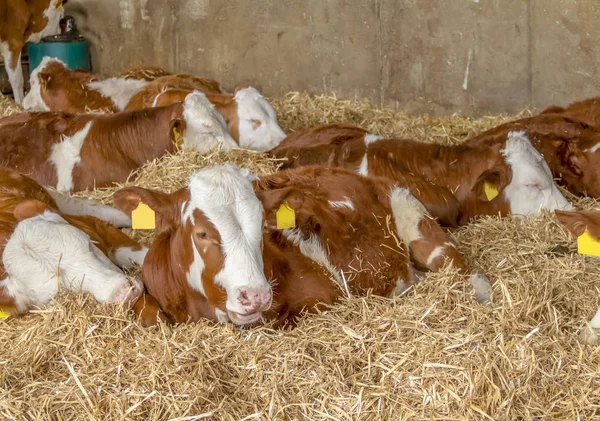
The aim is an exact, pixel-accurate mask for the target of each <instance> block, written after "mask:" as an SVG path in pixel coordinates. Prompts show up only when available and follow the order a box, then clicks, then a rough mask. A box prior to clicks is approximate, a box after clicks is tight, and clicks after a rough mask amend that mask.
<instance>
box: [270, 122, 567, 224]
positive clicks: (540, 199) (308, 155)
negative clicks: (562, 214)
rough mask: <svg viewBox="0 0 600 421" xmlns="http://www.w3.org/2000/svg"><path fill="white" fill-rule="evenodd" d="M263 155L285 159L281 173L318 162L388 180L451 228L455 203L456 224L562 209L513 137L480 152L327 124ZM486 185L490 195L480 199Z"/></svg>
mask: <svg viewBox="0 0 600 421" xmlns="http://www.w3.org/2000/svg"><path fill="white" fill-rule="evenodd" d="M296 145H298V146H296ZM271 153H272V155H273V156H275V157H278V158H283V157H286V158H288V162H287V163H286V164H284V165H287V167H297V166H302V165H307V164H317V163H320V164H324V165H329V166H338V167H344V168H347V169H350V170H352V171H355V172H357V173H358V174H360V175H362V176H365V177H366V176H376V177H385V178H388V179H391V180H394V181H396V182H397V183H399V184H400V185H403V186H405V187H407V188H409V189H411V191H412V192H413V194H414V195H415V196H416V197H417V198H418V199H419V200H421V201H422V202H423V203H424V204H425V206H426V207H427V208H428V209H429V210H430V211H431V213H432V214H433V215H434V216H436V217H438V218H439V219H440V221H441V222H444V224H445V225H452V220H453V218H455V216H454V215H456V201H458V204H459V216H458V217H457V218H456V219H457V221H456V222H457V223H458V224H465V223H468V221H469V220H470V219H471V218H472V217H474V216H477V215H498V214H500V215H507V214H509V213H510V214H514V215H530V214H536V213H538V212H539V211H540V210H541V209H549V210H553V209H567V208H569V207H570V204H569V203H568V202H567V200H566V199H565V198H564V196H563V195H562V194H561V193H560V191H559V190H558V188H557V187H556V185H555V184H554V182H553V179H552V174H551V173H550V170H549V169H548V166H547V164H546V163H545V162H544V160H543V158H542V157H541V156H540V154H539V153H538V152H537V151H536V150H535V148H533V146H532V145H531V143H530V142H529V140H528V139H527V137H526V136H525V135H524V134H522V133H520V132H509V133H508V134H507V135H505V136H504V137H502V138H499V139H498V140H497V141H496V142H493V143H492V144H486V145H485V146H469V145H455V146H443V145H438V144H431V143H421V142H417V141H413V140H406V139H385V138H382V137H380V136H376V135H372V134H367V133H365V132H363V131H361V130H358V129H356V128H354V127H348V126H339V125H327V126H322V127H317V128H313V129H308V130H306V131H303V132H300V133H297V134H295V135H292V136H290V137H289V138H286V139H285V140H284V141H283V142H282V143H281V144H280V145H279V146H278V147H277V148H276V149H274V150H273V151H271ZM486 185H487V186H488V188H489V187H493V189H495V190H496V191H497V196H495V197H492V196H489V195H488V194H486Z"/></svg>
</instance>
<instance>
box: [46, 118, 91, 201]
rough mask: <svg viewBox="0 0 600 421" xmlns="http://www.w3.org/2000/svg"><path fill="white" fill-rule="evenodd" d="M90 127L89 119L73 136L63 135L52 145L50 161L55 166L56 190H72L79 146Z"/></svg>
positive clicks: (79, 159) (78, 160)
mask: <svg viewBox="0 0 600 421" xmlns="http://www.w3.org/2000/svg"><path fill="white" fill-rule="evenodd" d="M91 127H92V122H91V121H90V122H89V123H87V124H86V125H85V126H84V127H83V129H81V130H79V131H78V132H77V133H75V134H74V135H73V136H64V135H63V136H62V140H61V141H60V142H59V143H56V144H54V145H53V146H52V152H51V153H50V162H52V164H54V167H55V168H56V190H58V191H70V190H73V187H74V184H73V168H75V165H77V164H79V162H80V161H81V155H80V154H81V147H82V146H83V142H84V140H85V138H86V137H87V135H88V133H89V131H90V128H91Z"/></svg>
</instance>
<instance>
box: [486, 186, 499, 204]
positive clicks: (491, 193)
mask: <svg viewBox="0 0 600 421" xmlns="http://www.w3.org/2000/svg"><path fill="white" fill-rule="evenodd" d="M483 190H484V191H485V196H486V197H487V200H489V201H490V202H491V201H492V200H494V198H496V196H498V189H497V188H496V186H494V185H493V184H492V183H490V182H488V181H486V182H485V183H484V184H483Z"/></svg>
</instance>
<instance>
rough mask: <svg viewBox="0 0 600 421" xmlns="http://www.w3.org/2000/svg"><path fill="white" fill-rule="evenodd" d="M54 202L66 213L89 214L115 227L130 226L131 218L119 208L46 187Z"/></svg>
mask: <svg viewBox="0 0 600 421" xmlns="http://www.w3.org/2000/svg"><path fill="white" fill-rule="evenodd" d="M46 191H47V192H48V193H50V196H52V198H53V199H54V201H55V202H56V205H57V206H58V210H59V211H60V212H61V213H65V214H67V215H91V216H95V217H96V218H98V219H102V220H103V221H106V222H110V223H111V224H113V225H115V226H116V227H117V228H128V227H131V218H130V217H129V216H127V215H126V214H125V213H123V212H121V211H120V210H119V209H116V208H113V207H110V206H106V205H103V204H101V203H98V202H96V201H94V200H91V199H83V198H78V197H71V196H67V195H66V194H63V193H59V192H57V191H56V190H53V189H49V188H46Z"/></svg>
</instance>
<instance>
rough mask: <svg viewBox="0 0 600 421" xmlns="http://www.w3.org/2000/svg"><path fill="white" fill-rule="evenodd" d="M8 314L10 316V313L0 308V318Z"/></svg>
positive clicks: (4, 317)
mask: <svg viewBox="0 0 600 421" xmlns="http://www.w3.org/2000/svg"><path fill="white" fill-rule="evenodd" d="M8 316H10V313H7V312H6V311H4V310H2V309H1V308H0V319H6V318H7V317H8Z"/></svg>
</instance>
